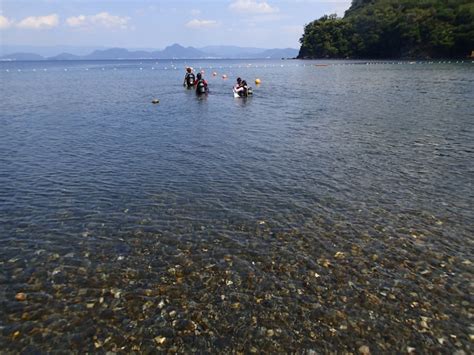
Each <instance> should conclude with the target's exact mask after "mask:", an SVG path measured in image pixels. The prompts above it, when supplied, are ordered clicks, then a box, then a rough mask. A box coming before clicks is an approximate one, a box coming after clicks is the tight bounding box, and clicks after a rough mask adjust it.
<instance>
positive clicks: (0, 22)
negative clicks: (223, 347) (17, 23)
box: [0, 15, 13, 30]
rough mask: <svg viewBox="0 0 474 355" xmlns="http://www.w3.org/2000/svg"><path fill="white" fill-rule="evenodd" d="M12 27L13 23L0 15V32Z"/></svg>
mask: <svg viewBox="0 0 474 355" xmlns="http://www.w3.org/2000/svg"><path fill="white" fill-rule="evenodd" d="M12 26H13V21H12V20H10V19H9V18H8V17H5V16H2V15H0V30H3V29H6V28H10V27H12Z"/></svg>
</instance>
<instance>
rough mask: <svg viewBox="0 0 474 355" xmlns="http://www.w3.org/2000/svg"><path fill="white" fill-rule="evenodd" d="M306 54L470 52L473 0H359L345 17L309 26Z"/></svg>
mask: <svg viewBox="0 0 474 355" xmlns="http://www.w3.org/2000/svg"><path fill="white" fill-rule="evenodd" d="M300 43H301V48H300V52H299V54H298V58H300V59H305V58H307V59H318V58H341V59H344V58H465V57H468V56H470V55H471V56H472V53H473V51H474V2H473V1H472V0H456V1H446V0H423V1H420V0H353V1H352V4H351V7H350V8H349V9H348V10H347V11H346V13H345V15H344V17H343V18H338V17H337V16H336V15H330V16H323V17H321V18H320V19H319V20H315V21H313V22H311V23H309V24H307V25H306V26H305V29H304V34H303V36H302V38H301V39H300Z"/></svg>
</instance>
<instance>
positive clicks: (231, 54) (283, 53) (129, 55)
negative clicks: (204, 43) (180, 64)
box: [0, 44, 298, 61]
mask: <svg viewBox="0 0 474 355" xmlns="http://www.w3.org/2000/svg"><path fill="white" fill-rule="evenodd" d="M297 55H298V49H294V48H284V49H277V48H276V49H264V48H253V47H236V46H208V47H203V48H194V47H183V46H181V45H179V44H173V45H171V46H168V47H166V48H165V49H163V50H151V51H149V50H128V49H125V48H109V49H96V50H94V51H93V52H92V53H90V54H86V55H77V54H71V53H66V52H64V53H60V54H58V55H55V56H42V55H39V54H36V53H28V52H16V53H11V54H7V55H4V56H2V57H0V60H3V61H6V60H112V59H206V58H211V59H214V58H216V59H217V58H225V59H244V58H246V59H257V58H270V59H280V58H294V57H296V56H297Z"/></svg>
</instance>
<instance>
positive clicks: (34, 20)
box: [16, 14, 59, 30]
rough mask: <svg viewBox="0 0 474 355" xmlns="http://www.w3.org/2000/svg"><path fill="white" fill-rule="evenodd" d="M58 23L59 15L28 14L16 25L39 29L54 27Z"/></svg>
mask: <svg viewBox="0 0 474 355" xmlns="http://www.w3.org/2000/svg"><path fill="white" fill-rule="evenodd" d="M58 24H59V16H58V15H56V14H51V15H47V16H30V17H27V18H24V19H23V20H21V21H20V22H18V24H17V25H16V26H17V27H19V28H26V29H32V30H41V29H47V28H53V27H56V26H57V25H58Z"/></svg>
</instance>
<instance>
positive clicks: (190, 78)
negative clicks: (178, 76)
mask: <svg viewBox="0 0 474 355" xmlns="http://www.w3.org/2000/svg"><path fill="white" fill-rule="evenodd" d="M195 82H196V77H195V76H194V73H193V69H192V68H190V67H187V68H186V75H185V76H184V82H183V86H186V87H187V88H188V89H190V88H192V87H193V86H194V83H195Z"/></svg>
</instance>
